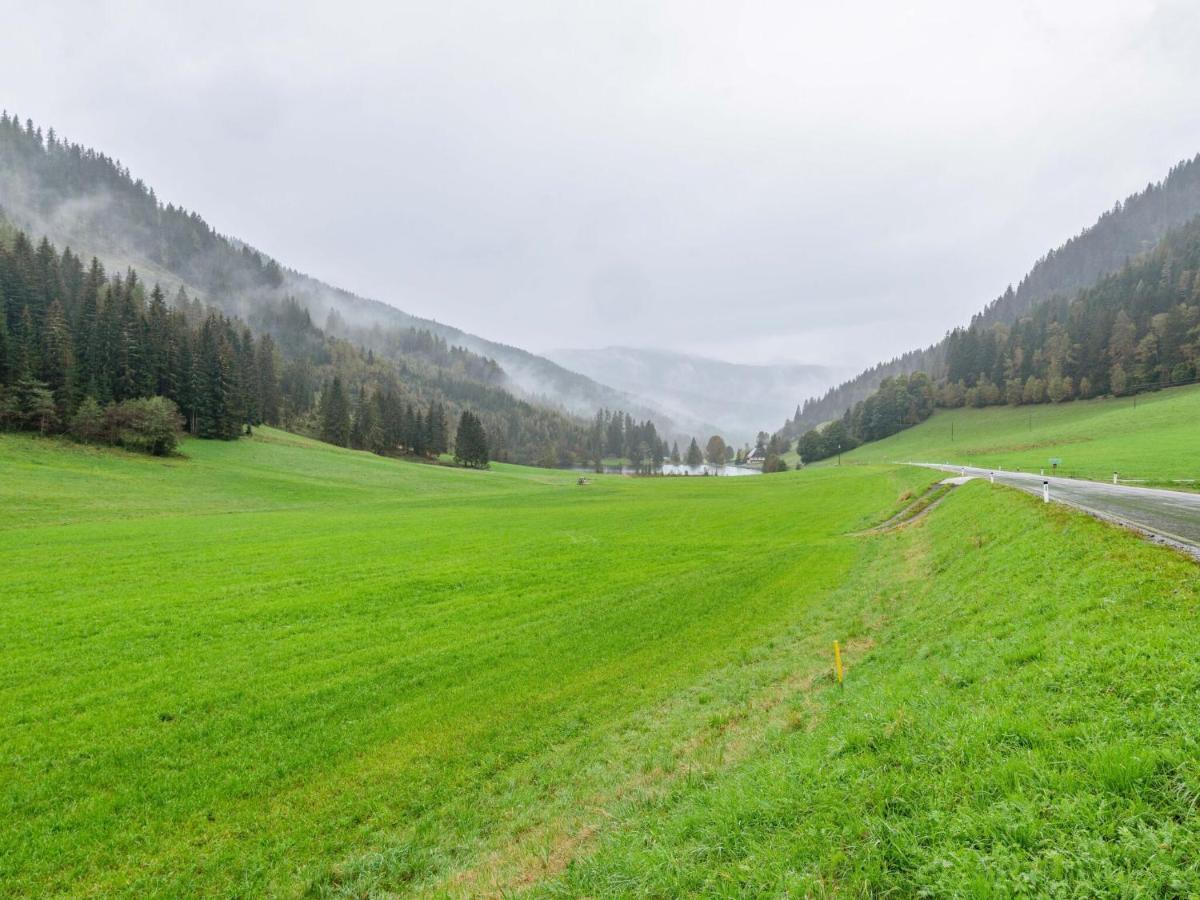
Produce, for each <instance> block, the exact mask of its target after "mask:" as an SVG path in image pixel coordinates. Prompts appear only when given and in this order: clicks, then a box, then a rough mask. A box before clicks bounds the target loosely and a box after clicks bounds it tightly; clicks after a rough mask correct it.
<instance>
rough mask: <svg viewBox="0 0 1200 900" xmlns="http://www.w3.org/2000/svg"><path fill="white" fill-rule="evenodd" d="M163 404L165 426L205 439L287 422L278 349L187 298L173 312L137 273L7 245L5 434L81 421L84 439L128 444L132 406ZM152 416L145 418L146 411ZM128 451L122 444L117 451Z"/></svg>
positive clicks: (2, 365) (1, 313) (1, 419)
mask: <svg viewBox="0 0 1200 900" xmlns="http://www.w3.org/2000/svg"><path fill="white" fill-rule="evenodd" d="M152 397H160V398H163V399H164V400H165V401H168V402H169V403H170V407H167V406H162V405H159V406H157V407H154V409H157V410H159V411H160V412H161V413H162V415H163V416H164V417H165V418H163V419H162V420H161V421H160V420H156V421H155V423H154V425H155V427H156V428H159V427H161V426H162V422H163V421H166V420H168V419H170V418H171V417H172V416H179V415H180V414H182V422H183V424H184V426H185V427H186V428H187V430H188V431H190V432H191V433H193V434H195V435H197V436H199V437H211V438H232V437H236V436H237V435H238V434H239V433H240V432H241V431H242V429H243V428H245V427H246V426H248V425H252V424H257V423H261V422H264V421H266V422H275V421H277V419H278V415H279V398H280V395H279V381H278V376H277V361H276V350H275V348H274V345H273V343H272V340H271V338H270V336H269V335H264V336H263V337H261V338H258V339H256V338H255V337H254V336H253V335H252V334H251V332H250V330H249V328H248V327H246V326H245V325H244V323H241V322H238V321H236V320H233V319H229V318H226V317H225V316H222V315H220V314H218V313H216V312H214V311H211V310H209V311H207V312H202V311H199V310H197V308H196V307H195V306H193V305H192V304H191V303H190V301H189V299H188V297H187V295H186V293H183V292H180V294H179V295H178V296H177V297H176V299H175V302H174V303H173V304H171V305H168V303H167V300H166V297H165V296H164V294H163V291H162V290H161V289H160V288H159V287H158V286H157V285H156V286H155V287H154V288H152V289H151V290H150V291H149V292H147V291H146V289H145V286H144V285H143V284H142V282H141V280H140V279H139V278H138V276H137V273H136V272H135V271H134V270H132V269H129V270H127V271H126V272H125V273H124V274H115V275H112V276H109V275H108V274H107V273H106V272H105V270H104V267H103V266H102V265H101V264H100V262H99V261H98V260H96V259H93V260H92V261H91V264H90V265H88V266H86V267H85V266H84V264H83V261H82V260H81V259H80V258H79V257H78V256H76V255H75V254H73V253H72V252H71V251H70V250H69V249H68V250H64V251H63V252H62V253H61V254H59V253H58V252H57V251H56V250H55V249H54V247H52V246H51V245H50V243H49V241H47V240H45V239H43V240H42V241H41V242H40V243H39V244H38V245H37V247H36V248H35V247H34V246H33V245H32V243H31V242H30V240H29V238H28V237H27V236H26V235H25V234H24V233H23V232H19V231H18V232H15V233H13V234H12V236H11V240H8V241H0V398H2V399H0V423H2V424H4V425H6V426H8V427H15V428H29V429H34V430H37V431H39V432H42V433H47V432H57V431H63V430H68V429H69V428H70V426H71V424H72V422H73V420H74V419H75V417H76V415H77V414H78V413H79V412H80V411H81V409H82V410H85V411H86V412H87V413H88V416H87V417H85V419H86V421H84V420H81V422H80V427H81V429H82V431H83V432H86V433H87V435H88V436H89V437H90V438H92V439H95V438H97V437H100V436H103V435H105V434H109V435H112V434H121V433H126V434H128V435H132V432H133V431H136V427H135V426H136V425H137V423H139V422H148V420H147V419H146V417H145V416H141V415H139V416H125V417H124V420H123V421H124V424H123V425H121V426H120V427H118V424H117V422H116V420H117V418H119V417H120V414H119V413H117V412H111V413H108V415H109V418H110V419H111V420H112V422H111V423H110V427H109V428H107V429H97V428H96V427H95V425H94V422H93V421H92V420H93V419H94V417H95V415H96V413H97V411H99V413H100V414H104V413H105V411H106V410H109V409H112V410H121V409H125V410H126V411H128V410H131V409H134V408H135V407H130V406H123V404H128V403H129V402H130V401H134V400H141V399H147V398H152ZM143 412H145V410H143ZM114 442H121V441H119V440H118V441H114Z"/></svg>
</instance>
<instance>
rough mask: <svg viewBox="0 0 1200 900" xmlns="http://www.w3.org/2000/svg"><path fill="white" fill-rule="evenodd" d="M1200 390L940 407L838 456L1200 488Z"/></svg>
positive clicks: (850, 460)
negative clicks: (1199, 447)
mask: <svg viewBox="0 0 1200 900" xmlns="http://www.w3.org/2000/svg"><path fill="white" fill-rule="evenodd" d="M1197 422H1200V385H1193V386H1190V387H1180V388H1171V389H1169V390H1164V391H1159V392H1157V393H1151V394H1142V395H1140V396H1138V397H1121V398H1117V399H1112V398H1106V399H1098V400H1077V401H1075V402H1074V403H1057V404H1046V405H1040V406H1021V407H1011V406H998V407H991V408H988V409H955V410H939V411H938V412H936V413H935V414H934V415H933V417H932V418H930V419H928V420H926V421H925V422H923V423H921V424H920V425H916V426H914V427H912V428H909V429H908V430H906V431H902V432H900V433H899V434H896V435H893V436H892V437H890V438H886V439H884V440H882V441H876V442H874V443H871V444H865V445H863V446H862V447H859V448H858V449H857V450H854V451H853V452H851V453H847V454H845V455H844V456H843V462H844V463H853V462H863V463H878V462H884V461H887V462H897V461H908V460H913V461H919V462H953V463H962V464H966V465H973V466H981V467H984V468H992V467H995V466H1003V467H1004V468H1006V469H1024V470H1025V471H1035V472H1036V471H1038V470H1040V469H1041V468H1043V467H1049V465H1050V462H1049V461H1050V459H1051V458H1052V457H1053V458H1058V459H1061V460H1062V468H1061V470H1060V474H1063V475H1067V476H1069V477H1079V478H1090V479H1092V480H1096V481H1108V480H1109V479H1110V478H1112V473H1113V472H1117V473H1118V474H1119V475H1120V476H1121V477H1122V478H1125V479H1129V480H1136V481H1139V482H1142V483H1145V484H1150V485H1160V486H1167V487H1188V486H1189V484H1187V483H1177V482H1184V481H1185V480H1189V481H1190V480H1194V481H1195V482H1196V484H1197V486H1200V455H1198V454H1197V452H1196V440H1197V427H1196V423H1197Z"/></svg>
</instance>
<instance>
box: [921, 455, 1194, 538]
mask: <svg viewBox="0 0 1200 900" xmlns="http://www.w3.org/2000/svg"><path fill="white" fill-rule="evenodd" d="M915 465H921V466H925V467H926V468H930V469H938V470H940V471H943V472H949V473H951V474H952V475H971V476H974V477H976V478H994V479H995V481H996V483H997V484H1005V485H1009V486H1011V487H1015V488H1018V489H1020V490H1023V491H1027V492H1029V493H1031V494H1034V495H1036V496H1039V497H1040V496H1042V487H1043V482H1046V483H1048V484H1049V487H1050V502H1051V503H1066V504H1067V505H1069V506H1074V507H1076V508H1077V509H1081V510H1084V511H1085V512H1090V513H1092V514H1093V515H1097V516H1099V517H1101V518H1103V519H1109V520H1111V521H1115V522H1118V523H1120V524H1123V525H1129V526H1132V527H1134V528H1137V529H1139V530H1141V531H1145V532H1148V533H1150V534H1153V535H1156V536H1158V537H1162V538H1166V539H1167V540H1168V542H1171V543H1175V544H1178V545H1181V547H1182V549H1186V550H1189V551H1190V552H1192V553H1193V555H1197V554H1200V494H1190V493H1184V492H1183V491H1168V490H1162V489H1160V488H1144V487H1134V486H1132V485H1125V484H1104V483H1102V482H1099V481H1081V480H1079V479H1075V478H1056V477H1053V476H1050V475H1044V476H1043V475H1036V474H1029V473H1026V472H1005V471H1003V470H1002V469H979V468H975V467H973V466H953V465H938V464H934V463H916V464H915Z"/></svg>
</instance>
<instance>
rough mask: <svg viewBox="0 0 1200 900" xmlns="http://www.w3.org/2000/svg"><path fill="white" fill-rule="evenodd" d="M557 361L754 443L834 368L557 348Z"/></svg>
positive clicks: (691, 425)
mask: <svg viewBox="0 0 1200 900" xmlns="http://www.w3.org/2000/svg"><path fill="white" fill-rule="evenodd" d="M546 355H547V356H549V357H550V359H552V360H554V361H555V362H557V363H559V364H560V365H562V366H565V367H566V368H568V369H573V370H575V371H578V372H582V373H583V374H585V375H588V376H590V377H591V378H594V379H596V380H597V381H601V382H603V383H605V384H609V385H612V386H613V387H614V388H617V389H618V390H621V391H623V392H625V393H627V394H630V395H633V396H634V397H636V398H638V399H639V400H641V401H642V402H643V403H645V404H647V405H650V406H653V407H655V408H658V409H662V410H663V411H664V412H666V413H667V415H669V416H670V417H671V418H672V419H674V420H675V421H676V422H677V423H679V424H680V425H681V426H682V427H684V428H685V429H686V430H688V431H691V432H693V433H698V434H721V435H723V436H724V437H725V438H726V439H728V440H732V441H733V442H734V443H737V444H742V443H747V442H753V440H754V436H755V435H756V434H757V433H758V432H759V431H760V430H762V424H763V423H764V422H771V421H778V420H779V418H780V416H784V415H787V413H788V411H789V410H791V408H792V407H793V406H794V404H795V397H796V396H797V394H798V393H800V392H804V391H818V390H821V389H822V388H825V387H827V386H828V385H829V384H831V383H832V382H833V381H834V380H835V379H836V378H837V375H838V373H837V372H836V371H835V370H833V369H830V368H828V367H826V366H817V365H803V364H787V365H746V364H741V363H731V362H725V361H723V360H718V359H710V358H707V357H702V356H694V355H689V354H685V353H677V352H672V351H667V350H653V349H645V348H636V347H605V348H602V349H592V350H581V349H561V350H551V351H549V352H548V353H547V354H546Z"/></svg>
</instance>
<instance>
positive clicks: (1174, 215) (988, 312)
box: [783, 156, 1200, 438]
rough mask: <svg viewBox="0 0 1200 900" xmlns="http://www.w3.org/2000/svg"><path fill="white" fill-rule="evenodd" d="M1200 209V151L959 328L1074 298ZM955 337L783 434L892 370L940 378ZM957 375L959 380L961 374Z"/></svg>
mask: <svg viewBox="0 0 1200 900" xmlns="http://www.w3.org/2000/svg"><path fill="white" fill-rule="evenodd" d="M1197 215H1200V156H1196V157H1194V158H1193V159H1190V160H1186V161H1184V162H1181V163H1179V164H1178V165H1177V166H1175V167H1174V168H1173V169H1171V171H1170V173H1169V174H1168V175H1167V177H1166V178H1164V179H1163V180H1162V181H1161V182H1158V183H1157V184H1151V185H1148V186H1147V187H1146V189H1145V190H1144V191H1142V192H1140V193H1138V194H1134V195H1132V196H1130V197H1129V198H1127V199H1126V200H1125V201H1124V202H1123V203H1117V204H1116V205H1115V206H1114V207H1113V208H1112V209H1111V210H1109V211H1108V212H1105V213H1104V214H1103V215H1102V216H1100V218H1099V219H1098V220H1097V221H1096V223H1095V224H1094V225H1092V226H1091V227H1089V228H1086V229H1084V231H1082V232H1081V233H1080V234H1078V235H1077V236H1075V237H1073V238H1071V239H1070V240H1069V241H1067V242H1066V243H1065V244H1063V245H1062V246H1061V247H1059V248H1057V249H1055V250H1052V251H1050V252H1049V253H1048V254H1046V256H1044V257H1042V259H1040V260H1038V261H1037V263H1036V264H1035V265H1034V266H1033V268H1032V269H1031V270H1030V271H1029V273H1028V274H1027V275H1026V276H1025V277H1024V278H1023V279H1022V280H1021V282H1020V284H1018V285H1017V287H1016V288H1015V289H1014V288H1012V287H1011V286H1010V287H1009V288H1008V290H1006V291H1005V292H1004V293H1003V294H1001V295H1000V296H999V297H997V298H996V299H995V300H993V301H992V302H991V303H989V304H987V306H986V307H985V308H984V310H983V311H982V312H980V313H978V314H977V315H976V316H975V317H974V318H973V319H972V321H971V324H970V326H969V329H960V330H959V333H965V332H966V331H968V330H980V329H988V328H991V327H992V326H994V325H1013V324H1015V323H1016V322H1018V321H1019V320H1020V319H1021V317H1023V316H1025V315H1027V314H1029V313H1030V311H1031V310H1034V309H1035V308H1036V307H1037V306H1038V304H1040V303H1042V302H1044V301H1046V300H1050V299H1052V298H1057V299H1059V300H1060V301H1069V300H1070V299H1071V298H1073V297H1074V295H1075V294H1076V293H1077V292H1078V291H1080V290H1082V289H1084V288H1087V287H1090V286H1091V285H1093V284H1095V283H1096V281H1097V280H1098V279H1100V278H1101V277H1103V276H1105V275H1108V274H1111V273H1113V272H1115V271H1117V270H1118V269H1120V268H1121V267H1122V266H1123V265H1125V263H1127V262H1129V261H1130V260H1131V259H1132V258H1135V257H1137V256H1139V255H1141V254H1144V253H1146V252H1148V251H1150V250H1152V249H1153V248H1154V247H1155V246H1156V245H1157V244H1158V243H1159V241H1160V240H1162V238H1163V237H1164V236H1165V235H1166V234H1167V233H1168V232H1169V231H1170V230H1171V229H1173V228H1177V227H1179V226H1181V225H1183V224H1185V223H1187V222H1189V221H1190V220H1191V219H1192V218H1193V217H1195V216H1197ZM951 340H952V337H951V336H949V335H948V336H947V337H946V338H944V339H943V340H942V341H939V342H938V343H936V344H934V345H932V346H930V347H927V348H925V349H922V350H912V351H910V352H908V353H905V354H903V355H902V356H899V357H897V358H895V359H892V360H890V361H888V362H885V363H880V364H878V365H876V366H873V367H871V368H870V369H868V370H866V371H865V372H863V373H862V374H860V375H858V376H856V377H855V378H852V379H850V380H849V381H847V382H844V383H843V384H840V385H838V386H837V387H835V388H833V389H831V390H830V391H828V392H827V393H826V394H824V395H823V396H821V397H813V398H810V399H808V400H806V401H805V402H804V403H803V405H802V406H801V407H800V408H799V409H798V410H797V414H796V416H795V417H794V418H792V419H790V420H788V421H787V422H786V423H785V424H784V428H783V434H784V435H785V436H786V437H789V438H792V437H797V436H799V435H800V434H802V433H804V432H805V431H807V430H809V429H811V428H814V427H816V426H817V425H819V424H821V423H823V422H828V421H829V420H831V419H835V418H839V417H841V416H842V415H843V414H844V413H845V412H846V411H847V410H849V409H851V408H852V407H853V406H854V405H855V404H856V403H858V402H860V401H862V400H865V399H866V398H867V397H868V396H870V395H871V394H872V393H873V392H874V391H875V389H876V388H878V387H879V386H880V384H881V383H882V382H883V380H884V379H885V378H888V377H894V376H897V375H910V374H912V373H914V372H926V373H928V374H929V375H930V376H931V377H933V378H934V379H935V380H938V379H941V378H943V377H945V376H946V375H947V374H948V365H949V359H948V353H949V345H950V342H951ZM952 380H957V374H956V376H955V378H954V379H952ZM1094 380H1095V379H1094V378H1093V381H1094Z"/></svg>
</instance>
